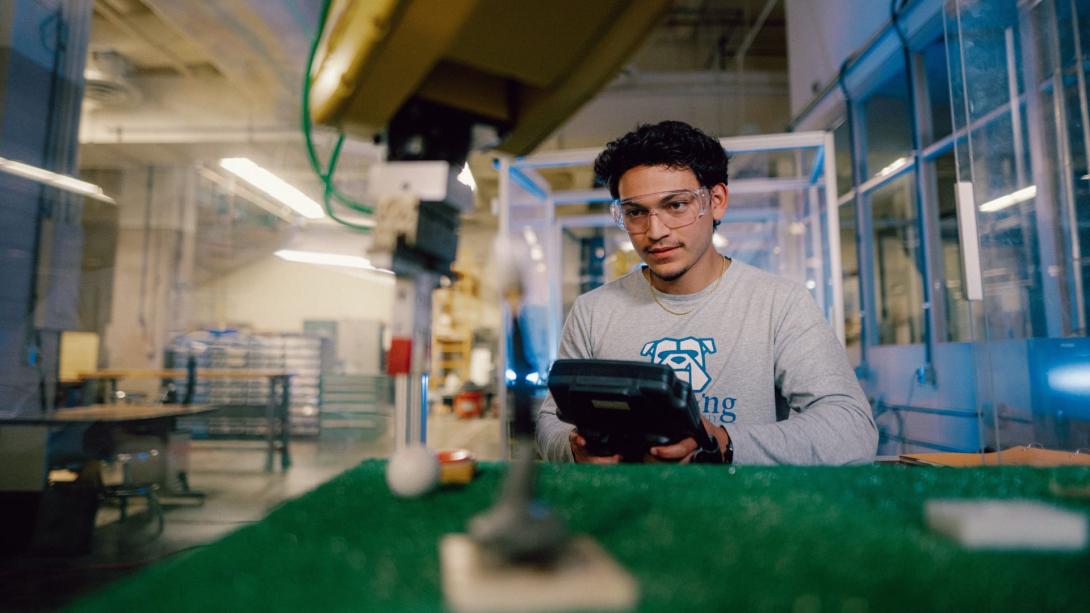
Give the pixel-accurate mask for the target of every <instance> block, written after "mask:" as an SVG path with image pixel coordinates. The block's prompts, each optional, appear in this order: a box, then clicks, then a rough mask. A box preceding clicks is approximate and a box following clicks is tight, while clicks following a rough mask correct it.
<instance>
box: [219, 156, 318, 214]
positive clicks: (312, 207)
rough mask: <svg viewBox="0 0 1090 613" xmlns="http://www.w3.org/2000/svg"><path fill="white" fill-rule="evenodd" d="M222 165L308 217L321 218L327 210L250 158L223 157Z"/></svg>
mask: <svg viewBox="0 0 1090 613" xmlns="http://www.w3.org/2000/svg"><path fill="white" fill-rule="evenodd" d="M220 166H221V167H222V168H224V169H225V170H229V171H230V172H233V173H234V174H236V175H238V177H239V178H241V179H242V180H243V181H246V182H247V183H249V184H250V185H253V186H254V187H256V188H257V189H259V190H261V191H263V192H265V193H266V194H268V195H270V196H272V197H273V198H275V199H277V200H279V201H280V202H283V203H284V204H285V205H287V207H288V208H290V209H291V210H293V211H295V212H296V213H299V214H300V215H302V216H303V217H306V218H307V219H321V218H323V217H325V211H323V210H322V206H321V205H320V204H318V203H317V202H315V201H313V200H311V199H310V198H308V197H307V195H306V194H304V193H303V192H301V191H299V190H298V189H296V187H295V186H293V185H292V184H290V183H288V182H287V181H285V180H283V179H281V178H280V177H278V176H276V175H274V174H273V173H271V172H269V171H268V170H265V169H264V168H262V167H261V166H258V165H257V164H256V163H255V162H254V161H253V160H251V159H250V158H223V159H222V160H220Z"/></svg>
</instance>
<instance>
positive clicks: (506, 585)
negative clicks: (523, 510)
mask: <svg viewBox="0 0 1090 613" xmlns="http://www.w3.org/2000/svg"><path fill="white" fill-rule="evenodd" d="M439 559H440V567H441V569H442V583H443V596H444V597H445V599H446V603H447V606H448V607H450V608H451V609H452V610H454V611H456V612H458V613H510V612H518V613H528V612H533V611H610V610H627V609H631V608H633V607H635V606H636V603H637V601H638V600H639V586H638V585H637V583H636V580H635V579H634V578H633V577H632V575H630V574H629V573H628V571H626V570H625V569H624V568H622V567H621V566H620V565H619V564H618V563H617V562H616V561H615V560H614V559H613V558H612V557H611V556H610V555H609V554H608V553H607V552H606V551H605V550H604V549H602V548H601V546H599V545H598V543H596V542H594V540H593V539H591V538H590V537H587V536H578V537H575V538H573V539H572V540H571V541H570V542H569V543H568V545H567V546H566V547H565V550H564V551H563V552H562V553H561V554H560V558H559V560H558V561H557V563H556V564H555V565H553V566H551V567H547V568H546V567H541V566H531V565H513V564H504V563H501V562H500V561H498V560H496V559H494V558H493V557H492V556H491V555H489V554H488V552H486V551H483V550H481V549H480V548H479V547H478V546H477V544H476V543H475V542H473V540H472V539H470V538H469V536H468V535H465V534H448V535H446V536H444V537H443V539H442V540H441V541H440V542H439Z"/></svg>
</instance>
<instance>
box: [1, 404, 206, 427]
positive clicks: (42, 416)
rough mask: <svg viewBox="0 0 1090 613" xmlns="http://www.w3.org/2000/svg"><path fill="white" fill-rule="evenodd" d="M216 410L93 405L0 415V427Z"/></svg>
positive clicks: (181, 406)
mask: <svg viewBox="0 0 1090 613" xmlns="http://www.w3.org/2000/svg"><path fill="white" fill-rule="evenodd" d="M217 408H218V407H216V406H214V405H210V404H125V403H121V404H93V405H89V406H85V407H69V408H65V409H57V410H56V411H51V412H48V413H31V414H23V415H4V414H0V424H8V425H57V424H89V423H96V422H126V421H144V420H148V419H161V418H164V417H185V416H187V415H197V414H200V413H207V412H209V411H215V410H216V409H217Z"/></svg>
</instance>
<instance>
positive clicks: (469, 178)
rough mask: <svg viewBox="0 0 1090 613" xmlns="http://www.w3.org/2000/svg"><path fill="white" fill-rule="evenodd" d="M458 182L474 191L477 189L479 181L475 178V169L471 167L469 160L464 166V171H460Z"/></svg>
mask: <svg viewBox="0 0 1090 613" xmlns="http://www.w3.org/2000/svg"><path fill="white" fill-rule="evenodd" d="M458 182H459V183H461V184H462V185H465V186H466V187H468V188H469V189H471V190H473V191H477V182H476V181H474V180H473V171H471V170H470V169H469V162H466V165H465V166H463V167H462V172H460V173H458Z"/></svg>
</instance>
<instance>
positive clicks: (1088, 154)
mask: <svg viewBox="0 0 1090 613" xmlns="http://www.w3.org/2000/svg"><path fill="white" fill-rule="evenodd" d="M1070 5H1071V30H1072V32H1073V35H1074V42H1075V81H1076V83H1077V85H1078V90H1079V119H1081V120H1082V151H1083V157H1084V158H1085V159H1087V160H1088V163H1087V167H1086V168H1085V169H1084V170H1085V171H1086V175H1084V176H1086V177H1090V103H1088V101H1087V95H1086V71H1085V70H1083V68H1082V36H1081V34H1080V32H1079V10H1078V7H1077V6H1075V0H1070ZM1072 204H1073V205H1074V199H1073V200H1072ZM1073 236H1074V239H1075V241H1076V243H1075V244H1076V247H1077V249H1076V252H1075V253H1072V254H1071V255H1072V258H1071V261H1072V266H1073V267H1074V269H1075V276H1076V278H1077V279H1078V280H1079V284H1080V286H1079V288H1078V291H1076V293H1075V296H1076V297H1077V298H1078V300H1079V312H1078V317H1079V318H1078V320H1077V321H1078V324H1079V329H1078V331H1077V333H1078V334H1086V333H1087V329H1086V315H1087V314H1086V304H1085V294H1084V293H1083V288H1082V267H1083V262H1082V253H1081V245H1079V234H1078V231H1077V229H1076V231H1075V233H1074V235H1073Z"/></svg>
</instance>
